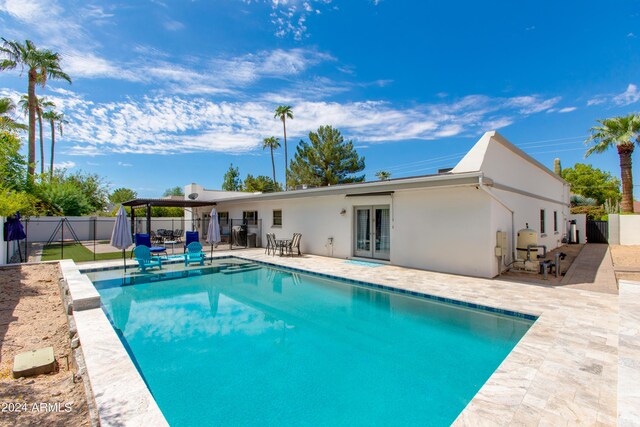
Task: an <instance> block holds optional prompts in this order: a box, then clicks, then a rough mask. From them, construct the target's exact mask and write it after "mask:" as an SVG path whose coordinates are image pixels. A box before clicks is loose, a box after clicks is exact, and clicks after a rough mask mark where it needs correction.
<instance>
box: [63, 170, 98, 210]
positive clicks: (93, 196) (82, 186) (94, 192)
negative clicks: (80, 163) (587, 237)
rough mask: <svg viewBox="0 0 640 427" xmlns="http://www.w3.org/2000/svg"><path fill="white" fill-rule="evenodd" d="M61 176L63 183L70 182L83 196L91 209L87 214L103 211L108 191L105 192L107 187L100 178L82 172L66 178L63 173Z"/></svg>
mask: <svg viewBox="0 0 640 427" xmlns="http://www.w3.org/2000/svg"><path fill="white" fill-rule="evenodd" d="M63 176H64V178H65V179H64V181H65V182H70V183H71V184H73V185H74V186H75V187H77V188H78V189H79V190H80V191H81V192H82V194H84V195H85V197H86V198H87V202H88V203H89V206H90V208H91V210H90V212H88V213H93V212H98V211H102V210H104V208H105V207H106V206H107V200H108V197H109V191H108V190H107V186H106V184H105V182H104V179H103V178H102V177H101V176H99V175H97V174H92V173H84V172H82V171H78V172H75V173H73V174H71V175H68V176H67V175H66V171H65V173H63Z"/></svg>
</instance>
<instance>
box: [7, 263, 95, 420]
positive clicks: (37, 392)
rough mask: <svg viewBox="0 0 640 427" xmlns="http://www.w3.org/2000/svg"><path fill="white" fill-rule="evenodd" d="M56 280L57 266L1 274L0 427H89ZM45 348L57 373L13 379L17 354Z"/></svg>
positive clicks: (27, 267)
mask: <svg viewBox="0 0 640 427" xmlns="http://www.w3.org/2000/svg"><path fill="white" fill-rule="evenodd" d="M59 274H60V273H59V270H58V266H57V264H42V265H25V266H15V267H7V268H2V269H0V425H11V426H28V425H46V426H89V425H91V423H90V419H89V412H88V407H87V401H86V395H85V391H84V385H83V383H82V380H81V379H80V377H79V375H77V368H76V366H75V365H74V363H73V362H72V358H71V357H70V354H71V348H70V346H69V327H68V324H67V318H66V313H65V311H64V309H63V305H62V301H61V298H60V291H59V288H58V276H59ZM49 346H52V347H53V349H54V355H55V357H56V360H57V362H58V365H59V368H58V370H57V372H55V373H52V374H46V375H38V376H35V377H31V378H21V379H14V378H13V376H12V368H13V358H14V356H15V355H16V354H18V353H22V352H26V351H29V350H35V349H38V348H43V347H49ZM67 360H68V361H69V366H67Z"/></svg>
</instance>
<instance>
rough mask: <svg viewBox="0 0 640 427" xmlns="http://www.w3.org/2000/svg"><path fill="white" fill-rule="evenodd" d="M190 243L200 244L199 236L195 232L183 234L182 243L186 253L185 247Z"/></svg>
mask: <svg viewBox="0 0 640 427" xmlns="http://www.w3.org/2000/svg"><path fill="white" fill-rule="evenodd" d="M191 242H200V235H199V234H198V232H197V231H187V232H186V233H185V241H184V251H185V252H186V251H187V246H189V243H191Z"/></svg>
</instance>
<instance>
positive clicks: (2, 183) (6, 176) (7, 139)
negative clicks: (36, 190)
mask: <svg viewBox="0 0 640 427" xmlns="http://www.w3.org/2000/svg"><path fill="white" fill-rule="evenodd" d="M21 148H22V143H21V142H20V139H19V138H18V137H17V136H16V135H15V134H13V133H11V132H7V131H4V132H0V188H2V189H4V190H20V189H22V188H23V186H24V172H25V166H26V165H27V162H26V161H25V160H24V156H23V155H21V154H20V149H21Z"/></svg>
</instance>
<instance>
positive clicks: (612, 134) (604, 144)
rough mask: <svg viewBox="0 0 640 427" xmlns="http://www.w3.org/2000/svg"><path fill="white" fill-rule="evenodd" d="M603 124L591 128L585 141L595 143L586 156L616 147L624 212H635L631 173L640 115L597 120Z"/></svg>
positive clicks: (639, 137)
mask: <svg viewBox="0 0 640 427" xmlns="http://www.w3.org/2000/svg"><path fill="white" fill-rule="evenodd" d="M596 121H597V122H598V123H600V125H601V126H594V127H592V128H591V129H590V132H591V136H589V138H588V139H587V140H586V141H585V143H586V144H589V143H591V142H593V143H595V145H594V146H593V147H591V148H589V149H588V150H587V153H586V155H585V157H589V156H590V155H591V154H593V153H602V152H604V151H606V150H607V149H609V148H611V147H616V148H617V150H618V156H620V176H621V177H622V203H621V206H620V208H621V210H622V212H631V213H633V176H632V174H631V154H633V150H634V148H635V144H636V143H638V144H640V135H639V133H640V115H636V114H630V115H628V116H624V117H613V118H610V119H604V120H596Z"/></svg>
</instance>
